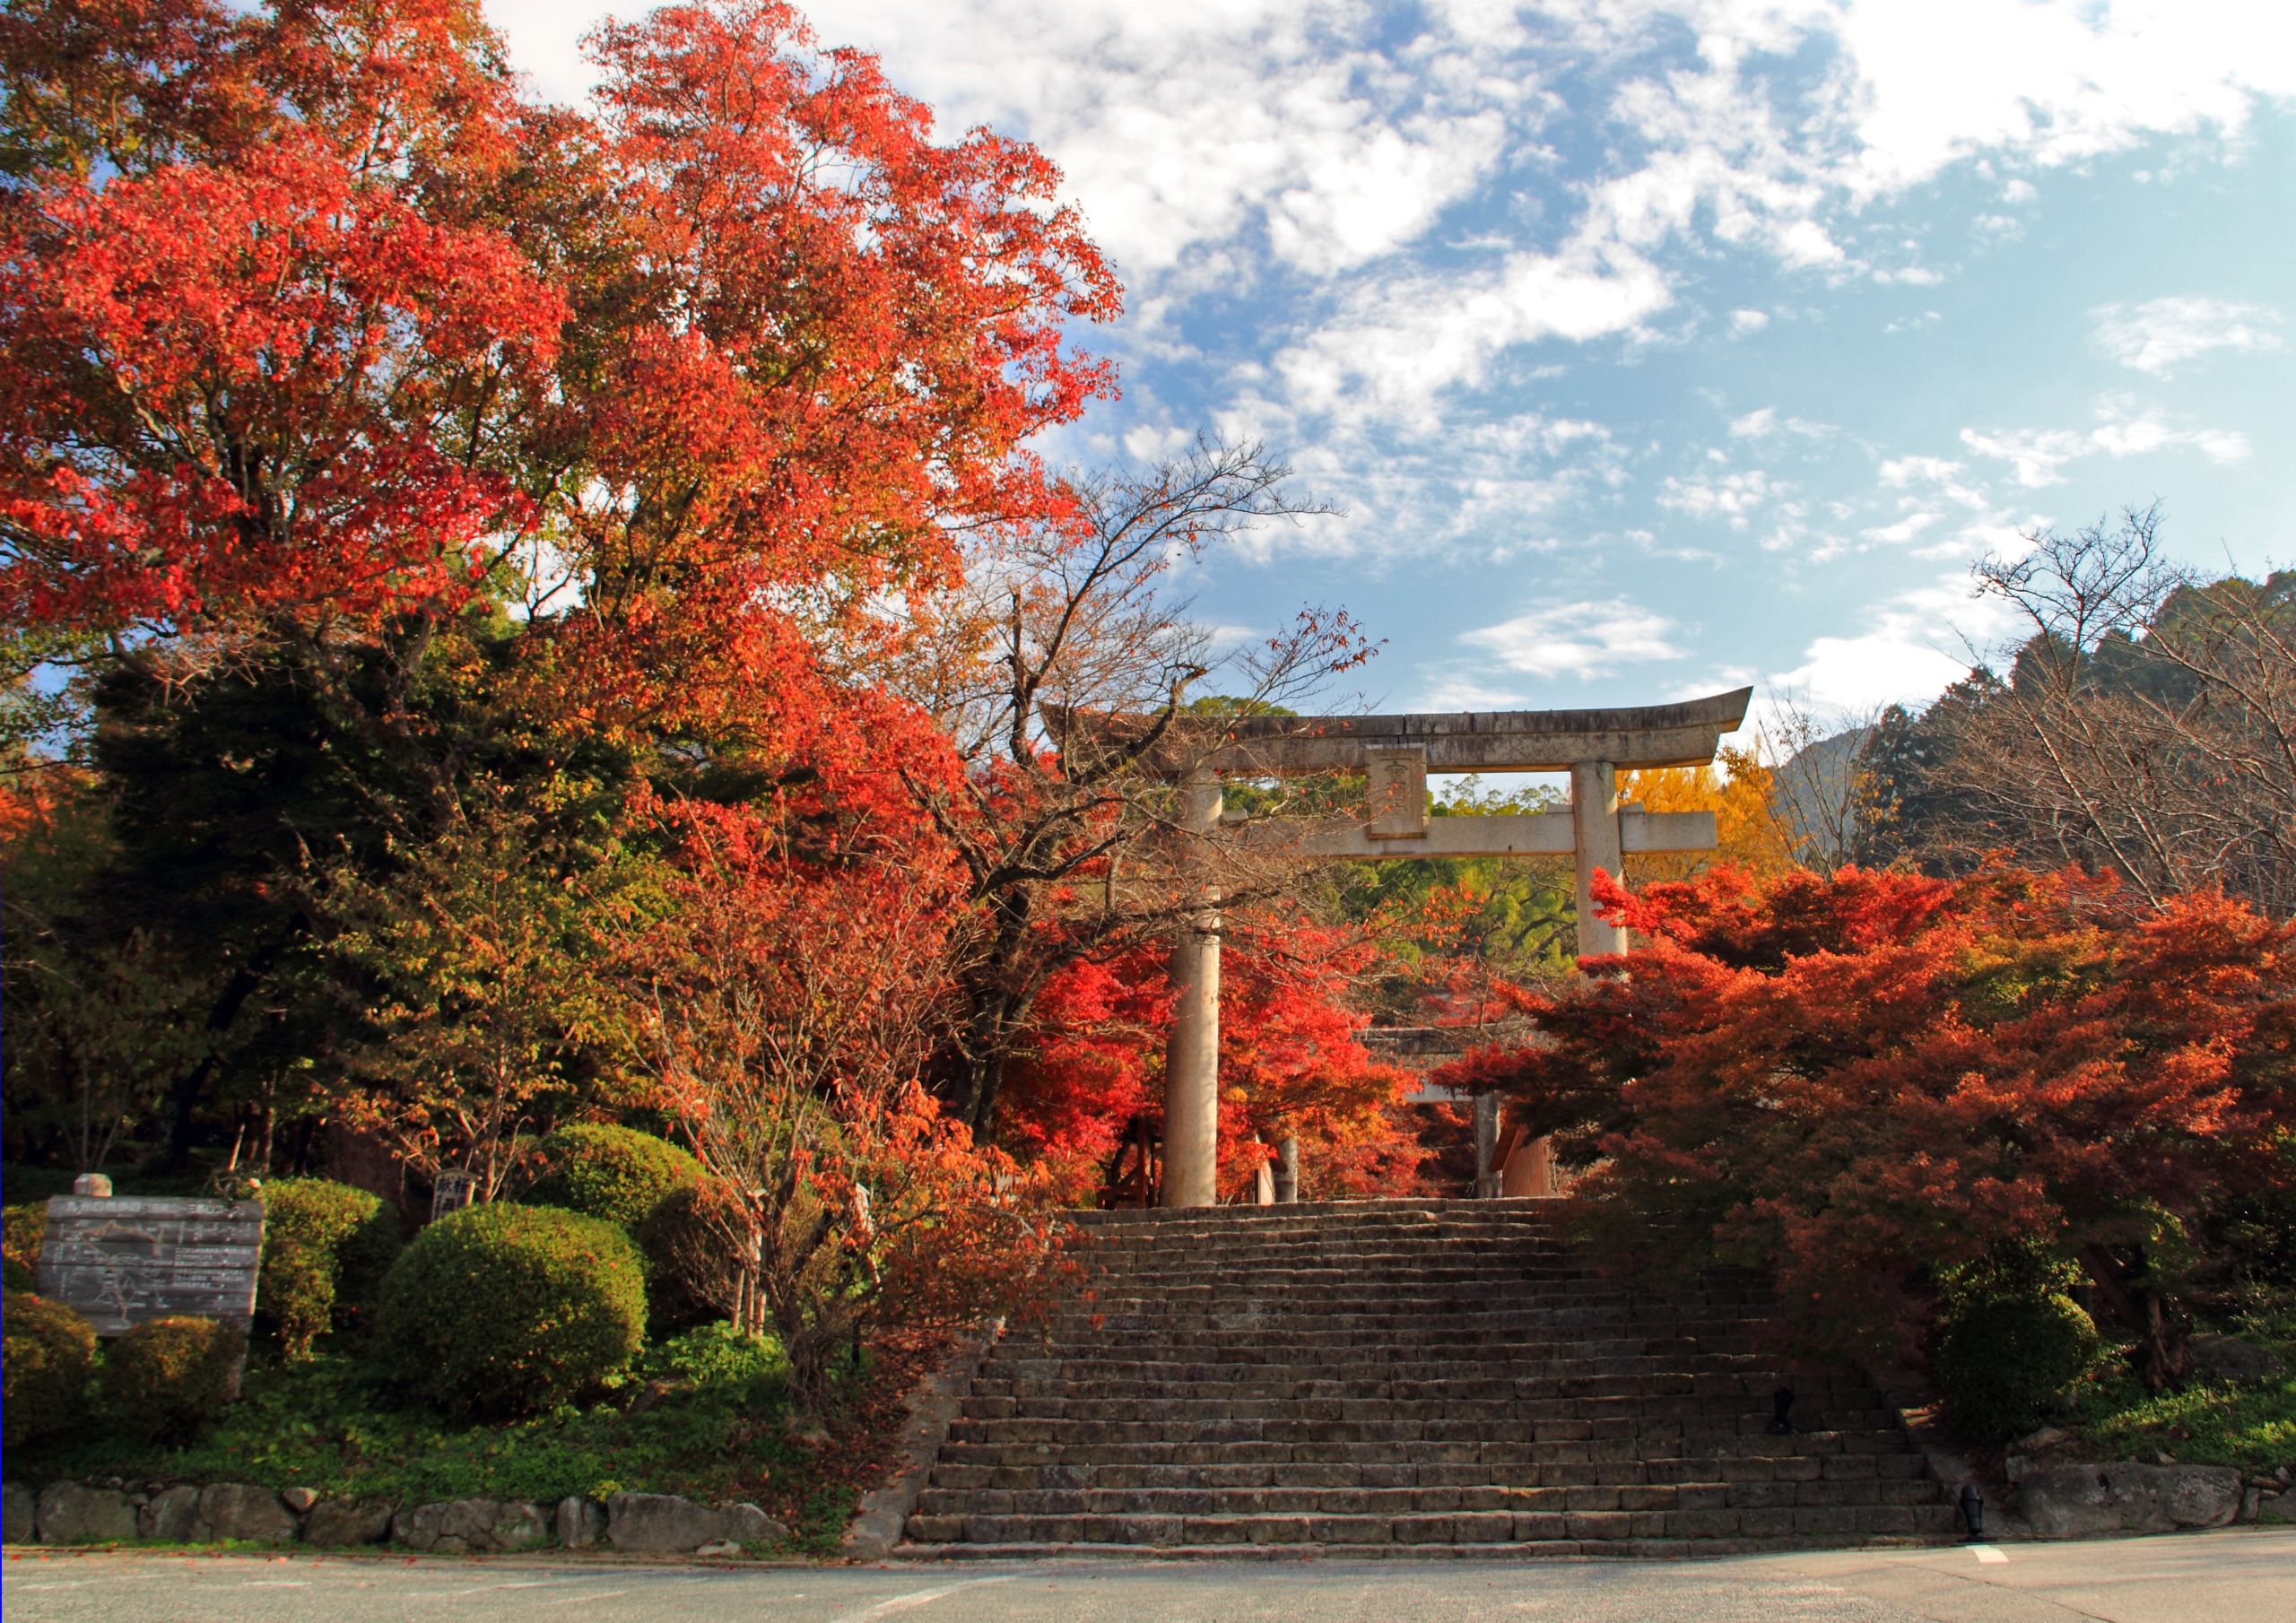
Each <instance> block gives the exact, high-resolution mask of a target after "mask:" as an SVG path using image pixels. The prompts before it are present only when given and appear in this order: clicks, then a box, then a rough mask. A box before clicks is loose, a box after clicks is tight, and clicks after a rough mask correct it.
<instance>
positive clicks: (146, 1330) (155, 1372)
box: [100, 1317, 248, 1443]
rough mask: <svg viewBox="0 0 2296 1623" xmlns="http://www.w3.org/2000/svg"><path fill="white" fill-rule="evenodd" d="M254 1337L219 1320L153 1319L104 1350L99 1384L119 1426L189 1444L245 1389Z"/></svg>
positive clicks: (133, 1327) (133, 1326) (131, 1327)
mask: <svg viewBox="0 0 2296 1623" xmlns="http://www.w3.org/2000/svg"><path fill="white" fill-rule="evenodd" d="M247 1358H248V1339H247V1337H245V1336H243V1335H241V1334H240V1333H239V1332H238V1331H237V1330H234V1329H233V1328H231V1326H230V1325H229V1324H222V1323H220V1322H219V1321H217V1320H214V1319H196V1318H189V1317H183V1318H171V1319H147V1320H145V1321H144V1322H143V1324H131V1325H129V1326H128V1327H127V1332H126V1334H125V1335H123V1336H121V1337H120V1338H119V1339H118V1340H117V1341H114V1342H113V1343H112V1344H111V1349H110V1350H109V1351H108V1352H106V1353H105V1354H104V1368H103V1375H102V1376H101V1378H100V1385H101V1387H102V1391H103V1399H104V1408H105V1409H106V1410H108V1411H109V1415H110V1419H111V1422H112V1424H113V1425H115V1426H117V1427H118V1428H120V1429H121V1430H123V1431H128V1432H133V1433H140V1434H141V1435H143V1436H147V1437H150V1438H152V1440H153V1441H155V1442H161V1443H187V1442H189V1441H190V1440H191V1439H193V1438H194V1437H196V1436H198V1435H199V1434H200V1432H201V1431H203V1430H204V1429H205V1428H206V1426H207V1422H208V1421H210V1420H212V1419H214V1418H215V1416H216V1415H217V1414H218V1413H219V1412H220V1411H221V1410H222V1409H223V1407H224V1406H225V1405H226V1404H228V1403H230V1402H233V1401H234V1400H235V1399H237V1398H238V1397H239V1374H240V1372H241V1371H242V1370H243V1369H244V1368H246V1367H247Z"/></svg>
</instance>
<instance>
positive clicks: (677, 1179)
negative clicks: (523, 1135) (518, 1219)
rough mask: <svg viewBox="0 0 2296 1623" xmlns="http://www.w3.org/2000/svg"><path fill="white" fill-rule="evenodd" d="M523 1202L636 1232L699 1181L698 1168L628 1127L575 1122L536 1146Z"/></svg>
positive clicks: (683, 1155) (688, 1158) (648, 1135)
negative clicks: (667, 1200)
mask: <svg viewBox="0 0 2296 1623" xmlns="http://www.w3.org/2000/svg"><path fill="white" fill-rule="evenodd" d="M534 1156H535V1160H534V1165H535V1174H534V1176H533V1178H532V1180H531V1181H530V1182H529V1183H528V1184H527V1185H526V1191H525V1193H524V1197H523V1198H524V1199H525V1200H526V1202H528V1203H529V1204H532V1205H535V1206H562V1207H564V1208H565V1209H566V1210H567V1211H578V1212H580V1213H581V1214H582V1215H583V1216H584V1217H594V1218H604V1219H605V1220H606V1221H607V1222H609V1223H620V1224H621V1225H622V1227H623V1228H636V1227H637V1226H638V1225H639V1223H641V1222H643V1221H644V1220H645V1219H646V1217H647V1215H648V1213H649V1212H651V1211H653V1210H654V1208H655V1207H657V1206H658V1205H660V1204H661V1202H662V1198H663V1197H664V1196H665V1195H666V1194H668V1193H670V1192H671V1191H672V1190H674V1189H679V1188H683V1187H687V1186H690V1185H694V1184H698V1183H700V1181H701V1163H700V1162H699V1161H697V1160H695V1159H693V1157H691V1156H690V1155H688V1154H687V1153H686V1152H685V1151H684V1150H681V1149H679V1148H678V1147H677V1146H676V1145H675V1144H672V1143H668V1142H665V1141H663V1140H661V1139H657V1138H656V1137H654V1136H653V1135H652V1134H651V1133H637V1132H633V1131H632V1130H631V1129H630V1128H628V1127H610V1126H605V1125H604V1124H599V1123H595V1122H578V1123H576V1124H573V1125H572V1126H568V1127H561V1128H560V1129H559V1130H558V1131H557V1132H555V1133H552V1134H550V1136H549V1137H547V1138H545V1139H544V1140H543V1141H542V1142H541V1143H539V1144H537V1145H535V1151H534Z"/></svg>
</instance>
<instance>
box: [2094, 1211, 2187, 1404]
mask: <svg viewBox="0 0 2296 1623" xmlns="http://www.w3.org/2000/svg"><path fill="white" fill-rule="evenodd" d="M2081 1261H2082V1264H2083V1267H2085V1268H2086V1269H2087V1270H2088V1272H2089V1279H2090V1280H2091V1282H2092V1283H2093V1284H2094V1285H2095V1286H2096V1288H2097V1291H2098V1294H2099V1295H2100V1296H2102V1297H2103V1298H2105V1300H2106V1302H2107V1303H2109V1305H2110V1306H2111V1308H2112V1313H2113V1318H2114V1319H2115V1320H2116V1321H2117V1322H2118V1324H2120V1326H2121V1327H2122V1328H2123V1329H2124V1330H2126V1332H2128V1333H2129V1334H2130V1335H2131V1336H2133V1337H2135V1340H2136V1350H2135V1355H2134V1362H2135V1367H2136V1374H2137V1377H2138V1378H2139V1379H2140V1380H2142V1381H2143V1382H2144V1390H2145V1391H2147V1392H2166V1391H2168V1390H2169V1389H2170V1387H2172V1386H2179V1385H2182V1384H2184V1383H2185V1382H2186V1381H2187V1380H2189V1379H2191V1377H2192V1369H2193V1363H2192V1327H2191V1326H2190V1325H2189V1324H2187V1323H2186V1322H2185V1319H2184V1315H2182V1314H2179V1312H2178V1311H2177V1310H2176V1306H2175V1304H2173V1303H2172V1302H2170V1300H2169V1298H2168V1297H2167V1296H2166V1295H2165V1294H2164V1293H2162V1292H2161V1291H2159V1290H2156V1289H2153V1288H2152V1286H2150V1285H2147V1284H2145V1283H2144V1267H2143V1264H2142V1263H2138V1264H2137V1265H2135V1266H2133V1267H2130V1266H2124V1265H2123V1264H2122V1263H2120V1262H2119V1261H2118V1260H2117V1259H2116V1258H2114V1257H2113V1256H2112V1255H2110V1254H2109V1253H2107V1252H2105V1251H2104V1250H2102V1249H2101V1248H2100V1247H2097V1246H2091V1247H2090V1248H2089V1249H2087V1250H2085V1251H2083V1253H2082V1254H2081Z"/></svg>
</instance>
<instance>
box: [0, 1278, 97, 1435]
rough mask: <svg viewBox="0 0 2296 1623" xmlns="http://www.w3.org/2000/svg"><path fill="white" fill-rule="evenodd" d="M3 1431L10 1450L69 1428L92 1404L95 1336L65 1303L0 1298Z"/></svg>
mask: <svg viewBox="0 0 2296 1623" xmlns="http://www.w3.org/2000/svg"><path fill="white" fill-rule="evenodd" d="M0 1343H4V1345H0V1431H4V1432H5V1434H6V1435H5V1439H4V1440H5V1443H6V1445H7V1446H8V1447H10V1448H13V1447H15V1446H16V1445H18V1444H19V1443H30V1442H37V1441H39V1439H40V1438H42V1437H47V1436H55V1435H56V1434H57V1432H60V1431H65V1430H69V1429H70V1428H71V1427H72V1426H73V1425H74V1423H75V1422H76V1421H77V1420H78V1419H80V1416H81V1414H82V1413H83V1411H84V1410H86V1408H87V1404H88V1376H89V1375H90V1374H91V1373H92V1372H93V1370H94V1368H95V1364H96V1332H95V1331H94V1330H93V1329H91V1327H90V1326H89V1324H88V1321H87V1320H85V1319H83V1318H82V1317H81V1316H80V1315H78V1314H76V1313H74V1312H73V1311H72V1310H71V1309H70V1308H69V1307H66V1306H65V1305H64V1304H63V1303H61V1302H51V1301H49V1300H48V1298H45V1297H37V1296H33V1295H31V1294H30V1292H28V1291H20V1290H11V1291H9V1292H8V1293H7V1295H6V1296H5V1297H4V1298H0Z"/></svg>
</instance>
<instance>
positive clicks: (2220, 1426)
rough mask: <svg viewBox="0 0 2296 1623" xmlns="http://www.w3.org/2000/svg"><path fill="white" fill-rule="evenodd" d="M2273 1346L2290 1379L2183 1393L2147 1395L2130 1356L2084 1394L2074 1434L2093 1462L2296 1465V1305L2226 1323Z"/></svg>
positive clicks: (2197, 1386)
mask: <svg viewBox="0 0 2296 1623" xmlns="http://www.w3.org/2000/svg"><path fill="white" fill-rule="evenodd" d="M2226 1328H2227V1329H2228V1330H2229V1331H2230V1332H2231V1333H2232V1334H2234V1335H2238V1336H2239V1337H2241V1338H2243V1339H2244V1340H2247V1341H2254V1342H2256V1343H2257V1345H2259V1346H2262V1347H2269V1348H2271V1349H2272V1350H2274V1352H2277V1353H2278V1354H2279V1355H2280V1357H2281V1359H2282V1361H2283V1363H2284V1364H2285V1365H2286V1366H2287V1367H2288V1369H2289V1371H2290V1373H2289V1374H2286V1375H2283V1376H2275V1377H2274V1378H2273V1379H2270V1380H2264V1381H2221V1380H2219V1381H2196V1382H2195V1383H2194V1384H2191V1385H2189V1386H2187V1387H2185V1388H2184V1389H2183V1390H2181V1391H2178V1392H2165V1393H2147V1392H2146V1391H2145V1390H2144V1384H2143V1383H2142V1382H2140V1381H2139V1380H2138V1379H2137V1378H2136V1377H2135V1375H2133V1374H2131V1373H2129V1370H2128V1365H2127V1361H2126V1359H2125V1358H2122V1359H2114V1360H2111V1361H2109V1363H2108V1364H2107V1365H2105V1366H2104V1367H2103V1368H2104V1373H2103V1374H2101V1375H2100V1376H2096V1377H2092V1379H2091V1380H2090V1381H2089V1382H2087V1383H2085V1384H2083V1386H2082V1387H2081V1388H2080V1393H2079V1398H2078V1402H2076V1404H2075V1406H2074V1414H2073V1419H2072V1420H2071V1422H2070V1429H2072V1430H2073V1431H2074V1432H2075V1433H2076V1434H2077V1435H2078V1436H2079V1437H2080V1438H2081V1440H2082V1442H2083V1445H2084V1449H2083V1452H2085V1453H2086V1454H2088V1455H2089V1456H2090V1457H2091V1458H2092V1459H2100V1460H2118V1459H2135V1460H2150V1459H2152V1457H2153V1456H2154V1455H2155V1454H2170V1455H2172V1456H2173V1457H2174V1458H2175V1459H2176V1460H2177V1462H2179V1464H2185V1465H2236V1466H2239V1468H2240V1469H2241V1470H2242V1471H2249V1472H2266V1473H2268V1472H2270V1471H2273V1470H2274V1469H2275V1468H2276V1467H2279V1466H2282V1465H2286V1464H2291V1463H2296V1303H2292V1304H2283V1305H2280V1306H2276V1307H2274V1308H2272V1309H2268V1310H2266V1311H2263V1312H2259V1313H2255V1314H2251V1315H2248V1316H2247V1317H2245V1318H2243V1319H2241V1320H2239V1322H2236V1323H2234V1324H2230V1325H2228V1326H2226Z"/></svg>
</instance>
